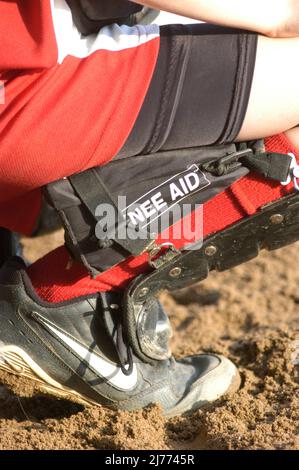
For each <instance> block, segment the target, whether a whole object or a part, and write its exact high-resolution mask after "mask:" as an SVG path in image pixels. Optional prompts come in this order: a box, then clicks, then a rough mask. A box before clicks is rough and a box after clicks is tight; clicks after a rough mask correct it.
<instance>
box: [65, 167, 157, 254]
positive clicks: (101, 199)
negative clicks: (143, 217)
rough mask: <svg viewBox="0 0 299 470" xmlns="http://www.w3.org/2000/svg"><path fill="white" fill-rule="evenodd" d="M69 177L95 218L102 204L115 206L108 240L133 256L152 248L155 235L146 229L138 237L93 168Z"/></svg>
mask: <svg viewBox="0 0 299 470" xmlns="http://www.w3.org/2000/svg"><path fill="white" fill-rule="evenodd" d="M68 179H69V181H70V182H71V185H72V186H73V188H74V190H75V191H76V193H77V194H78V196H79V197H80V199H81V201H82V202H83V203H84V204H85V206H86V207H87V209H88V210H89V212H90V213H91V215H92V216H93V217H94V218H96V211H97V208H98V207H99V205H100V204H101V205H104V204H108V205H110V206H111V207H113V208H114V210H115V214H116V215H117V217H116V218H115V219H114V220H113V225H112V226H111V227H107V230H106V234H107V237H106V240H112V241H114V242H115V243H117V244H118V245H120V246H121V247H122V248H124V249H125V250H126V251H127V252H128V253H129V254H131V255H133V256H138V255H140V254H142V253H144V252H146V251H147V250H149V249H150V247H151V246H152V245H153V243H154V239H155V237H154V236H152V237H150V233H149V232H147V231H144V233H143V234H142V236H139V237H136V231H135V228H134V227H133V226H132V225H131V224H130V222H129V221H128V220H127V219H125V217H124V216H123V215H122V213H121V212H120V211H119V209H118V206H117V204H116V202H115V201H114V198H113V196H112V195H111V193H110V192H109V190H108V188H107V187H106V185H105V183H104V182H103V180H102V179H101V178H100V176H99V174H98V173H97V172H96V171H95V170H94V169H93V168H92V169H91V170H89V171H85V172H83V173H79V174H76V175H73V176H70V177H69V178H68ZM87 188H88V189H87ZM115 224H116V225H117V226H115ZM141 231H142V229H141V228H138V232H139V234H140V232H141ZM119 234H122V235H123V234H125V235H126V237H119V236H118V235H119Z"/></svg>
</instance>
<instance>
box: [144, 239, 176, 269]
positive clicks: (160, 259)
mask: <svg viewBox="0 0 299 470" xmlns="http://www.w3.org/2000/svg"><path fill="white" fill-rule="evenodd" d="M164 248H167V249H166V250H165V251H164V252H163V249H164ZM180 254H181V251H180V250H178V249H177V248H176V247H175V246H174V244H173V243H171V242H165V243H161V245H155V246H153V247H152V248H151V250H150V251H149V260H148V264H149V265H150V267H151V268H154V269H159V268H161V267H163V266H164V265H165V264H166V263H168V262H169V261H171V260H172V259H173V258H176V257H177V256H179V255H180ZM159 255H160V256H159Z"/></svg>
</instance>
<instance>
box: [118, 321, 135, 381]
mask: <svg viewBox="0 0 299 470" xmlns="http://www.w3.org/2000/svg"><path fill="white" fill-rule="evenodd" d="M116 350H117V355H118V358H119V362H120V368H121V371H122V373H123V374H124V375H127V376H128V375H131V374H132V372H133V365H134V363H133V353H132V348H131V346H129V345H127V344H125V343H124V340H123V329H122V324H121V322H119V323H118V324H117V327H116Z"/></svg>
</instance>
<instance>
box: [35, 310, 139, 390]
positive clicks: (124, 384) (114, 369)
mask: <svg viewBox="0 0 299 470" xmlns="http://www.w3.org/2000/svg"><path fill="white" fill-rule="evenodd" d="M40 321H42V322H43V323H44V324H45V325H47V327H48V328H49V329H50V330H51V331H52V332H53V333H55V335H57V336H58V338H59V339H60V340H61V341H62V342H63V343H64V344H66V345H67V346H68V347H69V348H70V349H71V350H73V351H74V352H75V353H76V354H77V356H79V357H80V358H81V359H82V360H83V361H84V362H85V363H86V364H87V365H89V366H90V367H92V369H93V370H94V371H95V372H96V373H98V374H99V375H100V376H101V377H103V378H105V379H106V380H107V383H108V384H111V385H113V386H114V387H117V388H119V389H120V390H131V389H133V388H134V387H135V386H136V385H137V380H138V375H137V367H136V364H133V370H132V373H131V374H130V375H125V374H124V373H123V372H122V370H121V368H120V367H118V365H117V364H113V363H111V362H108V361H106V360H105V359H104V358H102V357H100V356H98V355H97V354H94V353H93V352H92V351H90V350H89V349H87V348H86V347H85V346H83V345H82V344H79V343H78V342H77V341H75V340H73V339H72V338H70V337H69V336H68V335H66V334H64V333H63V332H62V331H60V330H58V329H56V328H55V327H54V326H53V325H51V324H50V323H48V322H46V321H44V319H41V318H40Z"/></svg>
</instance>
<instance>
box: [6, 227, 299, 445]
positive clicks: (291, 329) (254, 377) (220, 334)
mask: <svg viewBox="0 0 299 470" xmlns="http://www.w3.org/2000/svg"><path fill="white" fill-rule="evenodd" d="M60 241H61V234H60V233H57V234H56V235H55V236H51V237H50V238H49V237H43V238H40V239H34V240H25V241H24V243H25V246H26V254H27V256H29V257H30V258H31V259H34V258H36V257H39V256H40V254H41V253H42V252H47V251H49V250H50V249H51V248H52V247H53V245H54V246H55V245H56V244H59V243H60ZM297 266H299V245H298V244H297V245H293V246H290V247H287V248H285V249H283V250H280V251H278V252H275V253H263V254H262V255H261V256H260V257H259V258H258V259H257V260H255V261H252V262H250V263H247V264H245V265H242V266H239V267H237V268H235V269H233V270H231V271H229V272H226V273H221V274H219V273H212V275H210V277H209V279H208V280H207V281H205V282H204V283H202V284H200V285H196V286H195V287H192V288H190V289H187V290H184V291H180V292H176V293H175V294H172V295H169V294H167V295H166V294H165V295H163V302H164V304H165V305H166V308H167V309H168V311H169V312H170V316H171V320H172V324H173V326H174V329H175V338H174V343H173V346H174V352H175V355H176V356H178V357H180V356H182V355H185V354H192V353H196V352H198V351H200V350H201V351H216V352H219V353H222V354H225V355H227V356H228V357H230V358H231V359H232V360H233V361H234V362H235V363H236V364H237V365H238V366H239V369H240V372H241V375H242V387H241V390H240V391H239V392H238V393H237V394H235V395H234V396H233V397H231V398H228V399H223V400H220V401H219V402H218V403H216V404H215V405H213V406H211V407H209V408H207V409H205V410H201V411H197V412H196V413H194V414H193V415H192V416H191V417H190V416H189V417H182V418H177V419H171V420H169V421H166V420H164V419H163V418H162V416H161V413H160V410H159V408H157V407H155V406H153V407H150V408H148V409H146V410H142V411H138V412H135V413H125V412H112V411H109V410H106V409H104V408H96V407H94V408H93V407H90V408H84V407H83V406H81V405H77V404H75V403H72V402H68V401H65V400H57V399H55V398H52V397H50V396H47V395H41V394H40V393H38V392H37V391H36V390H34V387H33V386H32V385H31V384H28V383H26V382H23V381H20V380H18V379H16V377H14V376H12V375H3V374H2V375H1V377H0V382H1V383H2V384H3V385H1V383H0V436H1V437H0V449H127V450H131V449H158V450H160V449H299V322H298V310H299V269H297Z"/></svg>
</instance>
